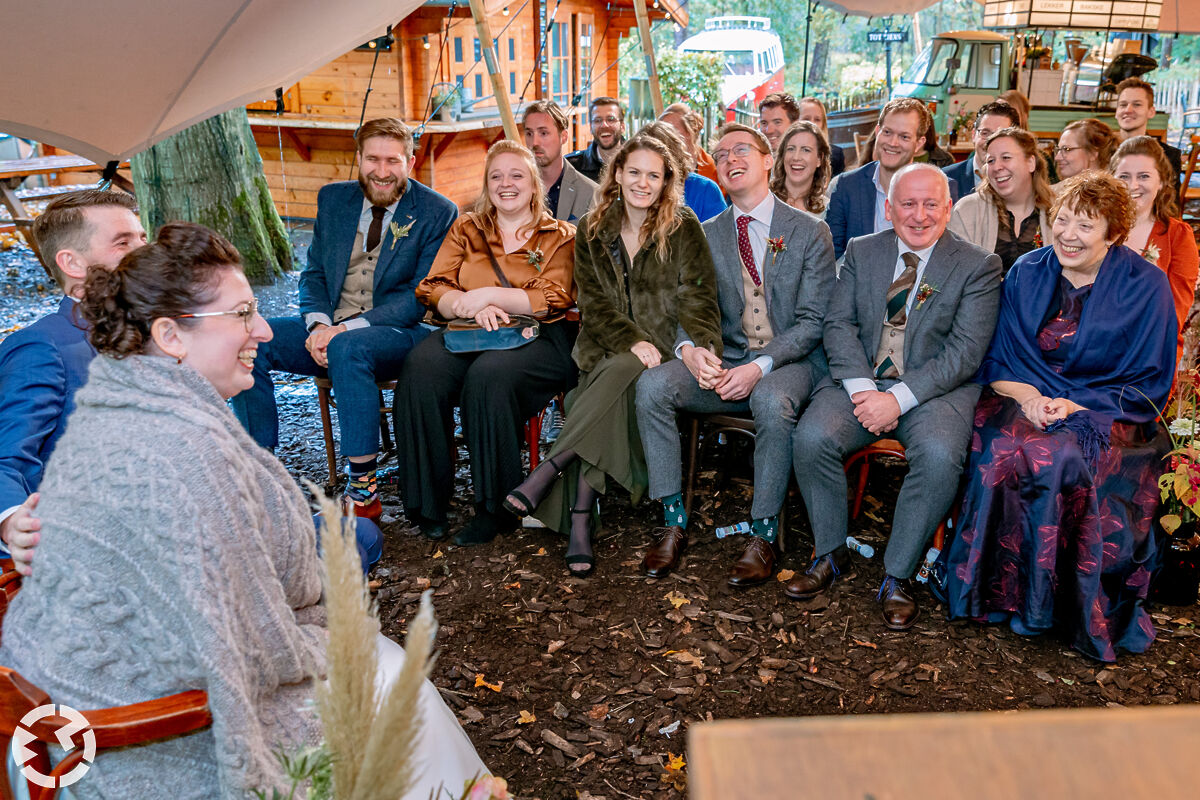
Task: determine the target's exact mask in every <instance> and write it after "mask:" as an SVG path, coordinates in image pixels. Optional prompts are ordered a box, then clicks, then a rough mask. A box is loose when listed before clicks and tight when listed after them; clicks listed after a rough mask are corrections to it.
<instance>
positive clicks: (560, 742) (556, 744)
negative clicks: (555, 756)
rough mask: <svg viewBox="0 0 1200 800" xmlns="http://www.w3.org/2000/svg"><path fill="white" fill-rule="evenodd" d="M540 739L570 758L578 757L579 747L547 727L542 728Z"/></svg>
mask: <svg viewBox="0 0 1200 800" xmlns="http://www.w3.org/2000/svg"><path fill="white" fill-rule="evenodd" d="M542 741H543V742H545V743H546V744H548V745H550V746H551V747H553V748H554V749H556V750H561V751H562V752H563V753H564V754H566V755H568V756H570V757H571V758H579V748H577V747H576V746H575V745H573V744H571V743H570V742H568V741H567V740H566V739H564V738H563V737H561V736H559V735H558V734H557V733H555V732H554V731H552V730H550V729H549V728H542Z"/></svg>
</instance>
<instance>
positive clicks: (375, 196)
mask: <svg viewBox="0 0 1200 800" xmlns="http://www.w3.org/2000/svg"><path fill="white" fill-rule="evenodd" d="M358 185H359V186H360V187H362V191H363V194H364V195H366V197H367V199H368V200H369V201H371V205H373V206H390V205H391V204H392V203H394V202H396V201H397V200H399V199H400V196H401V195H402V194H404V191H405V189H407V188H408V179H407V178H405V179H404V180H402V181H401V180H397V181H396V182H395V183H393V184H392V185H391V186H389V187H387V188H386V189H380V188H379V187H377V186H375V185H374V184H372V183H371V181H370V180H369V179H368V178H367V176H366V175H364V174H362V173H361V172H360V173H358Z"/></svg>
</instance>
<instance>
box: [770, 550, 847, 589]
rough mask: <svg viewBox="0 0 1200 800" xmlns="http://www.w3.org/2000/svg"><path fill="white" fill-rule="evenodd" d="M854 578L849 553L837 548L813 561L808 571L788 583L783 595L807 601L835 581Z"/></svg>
mask: <svg viewBox="0 0 1200 800" xmlns="http://www.w3.org/2000/svg"><path fill="white" fill-rule="evenodd" d="M853 577H854V565H853V564H852V563H851V561H850V551H849V550H847V549H846V548H844V547H838V548H836V549H835V550H834V551H833V552H831V553H826V554H825V555H823V556H820V557H818V558H815V559H813V562H812V563H811V564H809V565H808V569H807V570H805V571H804V572H802V573H800V574H799V575H797V576H796V577H794V578H792V579H791V580H790V581H788V583H787V586H785V587H783V593H784V594H786V595H787V596H788V597H790V598H792V599H793V600H809V599H812V598H813V597H816V596H817V595H819V594H820V593H821V592H823V591H825V590H826V589H828V588H829V587H830V586H832V585H833V582H834V581H835V580H839V579H841V580H848V579H850V578H853Z"/></svg>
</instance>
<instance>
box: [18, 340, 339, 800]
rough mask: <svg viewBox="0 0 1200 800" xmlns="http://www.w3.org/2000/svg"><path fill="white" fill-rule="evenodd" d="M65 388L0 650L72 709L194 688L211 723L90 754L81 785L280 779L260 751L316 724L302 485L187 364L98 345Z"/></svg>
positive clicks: (161, 786)
mask: <svg viewBox="0 0 1200 800" xmlns="http://www.w3.org/2000/svg"><path fill="white" fill-rule="evenodd" d="M76 403H77V407H76V410H75V412H74V413H73V414H72V416H71V418H70V421H69V424H68V427H67V431H66V433H65V434H64V435H63V436H62V439H61V440H60V441H59V444H58V446H57V447H56V449H55V452H54V457H53V458H52V459H51V461H50V465H49V467H48V469H47V470H46V475H45V479H44V480H43V482H42V486H41V490H42V493H43V498H42V503H41V506H40V507H39V513H40V514H41V516H42V520H43V537H42V544H41V545H40V546H39V547H38V554H37V564H36V567H35V569H34V573H33V576H32V577H31V578H29V579H27V580H26V581H25V583H24V587H23V588H22V590H21V592H20V594H19V595H18V596H17V598H16V600H15V602H14V603H13V605H12V607H11V608H10V609H9V611H8V614H7V615H6V617H5V620H4V640H3V645H2V646H0V664H4V665H6V666H11V667H13V668H14V669H16V670H18V671H19V672H21V674H23V675H24V676H25V677H27V678H28V679H30V680H31V681H33V682H34V683H35V684H37V685H38V686H40V687H42V688H43V689H45V690H46V691H47V692H48V693H49V694H50V696H51V697H52V698H54V699H55V701H56V702H63V703H66V704H68V705H70V706H73V707H75V708H78V709H80V710H87V709H89V708H99V707H105V706H114V705H123V704H127V703H133V702H139V701H143V700H150V699H153V698H156V697H161V696H163V695H168V694H172V693H175V692H180V691H184V690H187V689H203V690H205V691H206V692H208V698H209V708H210V709H211V711H212V715H213V725H212V728H210V729H208V730H205V731H201V732H199V733H195V734H192V735H189V736H185V737H180V738H177V739H173V740H170V741H165V742H159V743H155V744H151V745H146V746H143V747H138V748H130V749H127V750H122V751H116V752H109V753H104V754H102V755H101V756H100V757H99V758H98V759H97V761H96V763H95V764H94V765H93V767H92V769H91V770H90V771H89V772H88V774H87V775H86V776H85V777H84V779H83V780H82V781H81V782H79V783H77V784H76V785H74V786H72V787H71V792H72V793H73V794H74V795H75V796H77V797H78V798H81V800H87V798H130V797H138V798H154V797H161V798H170V800H184V798H212V797H221V798H243V797H245V796H246V795H247V792H248V790H249V789H253V788H267V789H269V788H270V787H272V786H279V787H280V788H282V787H283V777H282V773H281V771H280V769H279V766H278V763H277V762H276V759H275V757H274V756H273V754H272V751H273V750H274V749H276V748H279V747H284V748H287V749H290V748H292V747H294V746H297V745H300V744H308V743H315V742H316V741H317V740H318V739H319V736H320V731H319V726H318V722H317V719H316V716H315V713H314V712H313V710H312V709H311V707H310V705H309V703H308V702H307V701H308V700H309V698H310V697H311V694H312V687H313V676H321V677H323V676H324V672H325V652H324V651H325V630H324V624H325V618H324V610H323V609H322V608H321V606H320V605H319V602H320V598H321V581H320V576H319V573H318V562H317V555H316V541H315V535H314V530H313V524H312V518H311V517H310V515H309V512H308V510H307V503H306V501H305V498H304V496H303V495H302V494H301V492H300V489H299V487H297V485H296V483H295V482H294V481H293V480H292V478H291V477H290V476H289V475H288V474H287V472H286V470H285V469H284V468H283V465H281V464H280V463H279V461H277V460H276V459H275V457H274V456H272V455H271V454H270V453H268V452H267V451H266V450H263V449H262V448H260V447H258V445H256V444H255V443H254V442H253V440H251V439H250V437H249V436H248V435H247V434H246V433H245V431H244V430H243V428H242V426H241V425H240V424H238V422H237V420H236V418H235V417H234V416H233V414H232V413H231V412H230V411H229V409H228V407H227V406H226V404H225V403H224V402H223V401H222V400H221V398H220V397H219V396H218V395H217V393H216V392H215V391H214V389H213V387H212V385H211V384H210V383H209V382H208V381H207V380H206V379H205V378H204V377H203V376H201V375H200V374H199V373H198V372H196V371H195V370H193V369H191V368H190V367H188V366H186V365H178V364H175V363H174V362H173V361H171V360H169V359H166V358H158V357H153V356H133V357H130V358H126V359H124V360H121V361H116V360H113V359H111V358H106V357H101V358H97V359H95V361H93V362H92V367H91V372H90V375H89V380H88V383H87V384H86V386H84V388H82V389H80V390H79V393H78V394H77V395H76Z"/></svg>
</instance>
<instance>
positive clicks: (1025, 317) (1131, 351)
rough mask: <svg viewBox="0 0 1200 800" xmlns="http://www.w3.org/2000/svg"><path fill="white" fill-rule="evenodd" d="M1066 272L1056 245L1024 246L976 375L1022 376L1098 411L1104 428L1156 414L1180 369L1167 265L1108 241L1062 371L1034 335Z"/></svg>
mask: <svg viewBox="0 0 1200 800" xmlns="http://www.w3.org/2000/svg"><path fill="white" fill-rule="evenodd" d="M1061 274H1062V267H1061V266H1060V265H1059V263H1058V257H1057V256H1056V255H1055V254H1054V248H1053V247H1043V248H1041V249H1039V250H1034V251H1033V252H1031V253H1027V254H1026V255H1024V256H1022V257H1021V258H1019V259H1018V260H1017V263H1016V264H1014V265H1013V268H1012V269H1011V270H1010V271H1009V273H1008V275H1007V276H1006V277H1005V279H1004V293H1003V295H1002V296H1001V301H1000V319H999V321H998V322H997V324H996V333H995V336H994V337H993V338H992V344H991V347H989V348H988V353H987V356H986V357H985V358H984V360H983V365H982V366H981V367H980V368H979V375H978V380H979V381H980V382H982V383H990V382H992V381H998V380H1000V381H1019V382H1021V383H1028V384H1030V385H1032V386H1034V387H1036V388H1037V389H1038V391H1040V392H1041V393H1042V394H1043V395H1045V396H1047V397H1051V398H1053V397H1065V398H1066V399H1068V400H1071V401H1073V402H1075V403H1078V404H1079V405H1081V406H1083V407H1084V408H1086V409H1088V410H1089V411H1091V412H1093V413H1092V414H1089V415H1087V416H1089V417H1092V419H1091V420H1089V421H1090V422H1091V423H1092V424H1094V425H1096V427H1097V428H1098V429H1100V430H1105V431H1106V430H1107V428H1108V427H1111V423H1112V422H1114V421H1121V422H1132V423H1142V422H1149V421H1151V420H1153V419H1154V418H1155V417H1156V416H1158V412H1157V411H1156V410H1155V409H1156V407H1157V408H1159V409H1161V408H1163V406H1164V405H1165V404H1166V401H1167V396H1168V394H1169V393H1170V391H1171V383H1172V381H1173V380H1174V373H1175V357H1176V350H1175V347H1176V328H1177V326H1178V321H1177V320H1176V318H1175V311H1174V308H1175V307H1174V305H1173V304H1172V300H1171V289H1170V285H1169V284H1168V282H1167V275H1166V273H1165V272H1163V271H1162V270H1161V269H1159V268H1157V267H1155V266H1154V265H1153V264H1151V263H1150V262H1148V261H1146V260H1145V259H1143V258H1142V257H1141V256H1139V255H1138V254H1137V253H1135V252H1134V251H1133V250H1130V249H1129V248H1128V247H1125V246H1121V247H1113V248H1111V249H1110V250H1109V251H1108V255H1107V256H1105V258H1104V262H1103V263H1102V264H1101V265H1100V271H1099V273H1098V274H1097V275H1096V282H1095V284H1094V285H1093V286H1092V291H1091V293H1090V295H1089V296H1088V299H1087V301H1086V302H1085V303H1084V306H1083V315H1082V317H1081V318H1080V320H1079V330H1078V332H1077V333H1076V334H1075V341H1074V343H1073V344H1072V348H1071V354H1070V357H1069V359H1068V361H1067V363H1066V364H1065V365H1064V367H1063V371H1062V373H1061V374H1060V373H1058V372H1055V371H1054V370H1053V369H1051V367H1050V365H1049V364H1047V363H1046V362H1045V360H1043V359H1042V353H1041V350H1040V349H1039V348H1038V343H1037V335H1038V330H1039V328H1040V327H1041V325H1042V320H1043V319H1044V318H1045V315H1046V313H1047V311H1049V309H1050V304H1051V303H1055V302H1057V299H1058V293H1059V277H1060V276H1061ZM1101 418H1106V419H1101ZM1105 421H1107V423H1108V424H1107V425H1106V424H1104V423H1105Z"/></svg>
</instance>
